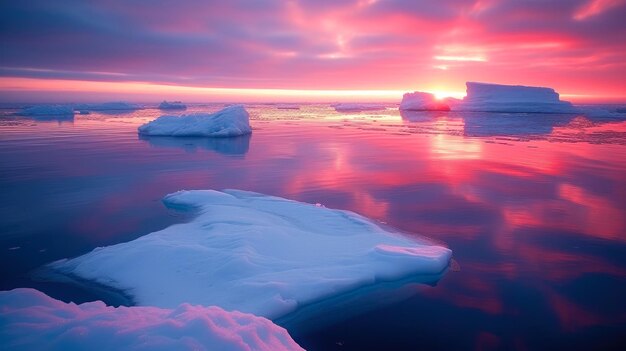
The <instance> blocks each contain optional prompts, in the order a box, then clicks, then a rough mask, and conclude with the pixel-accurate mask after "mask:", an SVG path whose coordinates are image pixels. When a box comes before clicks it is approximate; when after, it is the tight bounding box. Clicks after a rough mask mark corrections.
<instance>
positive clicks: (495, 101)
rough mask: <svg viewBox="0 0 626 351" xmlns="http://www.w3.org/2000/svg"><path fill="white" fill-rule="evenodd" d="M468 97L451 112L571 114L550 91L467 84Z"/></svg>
mask: <svg viewBox="0 0 626 351" xmlns="http://www.w3.org/2000/svg"><path fill="white" fill-rule="evenodd" d="M466 86H467V95H466V96H465V98H464V99H463V102H462V103H460V104H458V106H455V108H453V110H458V111H475V112H509V113H516V112H519V113H574V112H576V109H574V107H573V106H572V104H571V103H569V102H567V101H561V100H560V99H559V94H558V93H557V92H555V91H554V89H551V88H543V87H529V86H522V85H500V84H488V83H475V82H467V83H466Z"/></svg>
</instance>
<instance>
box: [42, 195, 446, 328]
mask: <svg viewBox="0 0 626 351" xmlns="http://www.w3.org/2000/svg"><path fill="white" fill-rule="evenodd" d="M163 202H164V204H165V205H166V206H167V207H169V208H173V209H178V210H187V211H188V210H195V211H197V217H196V218H195V219H194V220H192V221H191V222H189V223H184V224H177V225H173V226H170V227H168V228H166V229H163V230H161V231H158V232H154V233H151V234H148V235H145V236H143V237H140V238H138V239H136V240H133V241H130V242H127V243H122V244H118V245H113V246H108V247H103V248H97V249H95V250H94V251H92V252H90V253H88V254H85V255H83V256H80V257H77V258H74V259H69V260H61V261H57V262H54V263H51V264H50V265H48V268H50V269H52V270H53V271H54V272H55V273H61V274H66V275H69V276H74V277H76V276H77V277H80V278H81V279H87V280H90V281H95V282H97V283H100V284H104V285H108V286H111V287H113V288H116V289H119V290H123V291H125V292H126V293H127V294H129V295H131V296H132V298H133V299H134V301H135V302H136V303H137V304H139V305H152V306H159V307H165V308H172V307H175V306H177V305H179V304H181V303H183V302H188V303H191V304H201V305H205V306H210V305H216V306H219V307H222V308H224V309H226V310H238V311H242V312H249V313H253V314H255V315H259V316H264V317H268V318H278V317H280V316H284V315H286V314H287V313H289V312H292V311H294V310H295V309H296V308H298V307H299V306H303V305H306V304H308V303H312V302H316V301H321V300H324V299H325V298H328V297H331V296H337V295H341V294H343V293H348V292H351V291H354V290H356V289H359V288H362V287H366V286H371V285H373V284H375V283H380V282H384V281H394V280H399V279H405V278H408V277H415V279H416V280H417V281H420V279H424V280H423V281H426V280H428V281H433V279H435V280H436V279H437V278H439V277H440V276H441V275H442V274H444V273H445V271H446V268H447V267H448V264H449V261H450V258H451V254H452V252H451V251H450V250H449V249H448V248H445V247H442V246H438V245H433V244H430V243H426V242H424V241H423V240H422V241H418V240H417V239H413V238H409V237H407V236H403V235H400V234H397V233H394V232H392V231H390V230H388V229H384V228H382V227H381V226H379V225H377V224H376V223H374V222H372V221H371V220H368V219H367V218H365V217H362V216H360V215H358V214H356V213H353V212H349V211H342V210H333V209H328V208H325V207H323V206H316V205H312V204H307V203H301V202H297V201H291V200H287V199H283V198H279V197H273V196H267V195H263V194H258V193H253V192H246V191H240V190H225V191H223V192H220V191H214V190H195V191H180V192H177V193H174V194H170V195H168V196H166V197H165V198H164V200H163ZM420 277H421V278H420Z"/></svg>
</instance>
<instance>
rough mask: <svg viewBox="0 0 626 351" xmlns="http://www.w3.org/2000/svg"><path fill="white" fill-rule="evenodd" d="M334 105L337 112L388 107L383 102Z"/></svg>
mask: <svg viewBox="0 0 626 351" xmlns="http://www.w3.org/2000/svg"><path fill="white" fill-rule="evenodd" d="M332 107H334V108H335V110H336V111H337V112H358V111H378V110H384V109H386V108H387V107H386V106H385V105H382V104H374V103H350V102H346V103H338V104H334V105H332Z"/></svg>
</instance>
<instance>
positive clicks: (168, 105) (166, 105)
mask: <svg viewBox="0 0 626 351" xmlns="http://www.w3.org/2000/svg"><path fill="white" fill-rule="evenodd" d="M159 109H160V110H186V109H187V105H185V104H183V103H182V102H181V101H166V100H164V101H163V102H161V103H160V104H159Z"/></svg>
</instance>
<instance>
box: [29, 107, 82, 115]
mask: <svg viewBox="0 0 626 351" xmlns="http://www.w3.org/2000/svg"><path fill="white" fill-rule="evenodd" d="M17 114H18V115H21V116H74V109H73V108H72V106H69V105H36V106H31V107H27V108H24V109H22V110H21V111H20V112H18V113H17Z"/></svg>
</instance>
